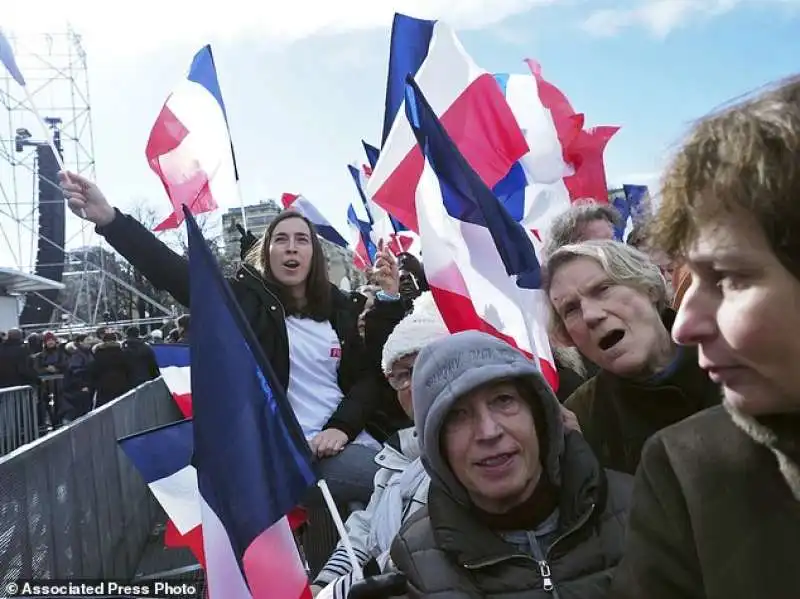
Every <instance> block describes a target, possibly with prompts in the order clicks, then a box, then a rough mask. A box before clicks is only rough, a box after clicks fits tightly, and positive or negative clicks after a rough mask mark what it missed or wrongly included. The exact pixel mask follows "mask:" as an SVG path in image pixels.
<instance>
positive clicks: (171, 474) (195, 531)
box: [118, 420, 205, 565]
mask: <svg viewBox="0 0 800 599" xmlns="http://www.w3.org/2000/svg"><path fill="white" fill-rule="evenodd" d="M118 443H119V446H120V448H121V449H122V451H123V452H124V453H125V455H127V456H128V459H130V460H131V462H133V465H134V466H135V467H136V469H137V470H138V471H139V474H141V476H142V478H143V479H144V481H145V483H147V486H148V487H149V488H150V491H151V492H152V493H153V495H154V496H155V498H156V499H157V500H158V503H159V504H160V505H161V507H162V508H163V509H164V512H165V513H166V514H167V516H168V517H169V523H170V527H171V528H172V530H173V531H174V532H172V533H170V534H172V535H173V537H175V538H174V539H173V542H174V544H173V545H172V546H181V547H188V548H189V549H190V550H191V551H192V553H193V554H194V555H195V557H196V558H197V560H198V561H199V562H200V564H201V565H204V563H205V557H204V555H203V543H202V529H201V523H200V502H199V501H198V498H199V493H198V490H197V471H196V470H195V467H194V466H193V465H192V453H193V451H194V439H193V432H192V421H191V420H181V421H179V422H175V423H172V424H168V425H166V426H161V427H158V428H154V429H151V430H148V431H144V432H141V433H138V434H135V435H131V436H129V437H125V438H123V439H120V440H119V441H118ZM178 539H180V540H179V541H178Z"/></svg>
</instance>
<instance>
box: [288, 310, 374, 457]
mask: <svg viewBox="0 0 800 599" xmlns="http://www.w3.org/2000/svg"><path fill="white" fill-rule="evenodd" d="M286 332H287V333H288V335H289V388H288V390H287V393H286V394H287V396H288V397H289V403H290V404H291V405H292V409H293V410H294V413H295V416H297V421H298V422H299V423H300V428H302V429H303V435H304V436H305V438H306V440H310V439H311V438H312V437H314V436H315V435H317V434H318V433H320V432H321V431H322V427H323V426H325V424H326V423H327V422H328V420H329V419H330V417H331V416H332V415H333V413H334V412H335V411H336V408H338V407H339V404H340V403H341V402H342V398H343V397H344V395H343V394H342V390H341V389H340V388H339V381H338V371H339V362H340V361H341V356H342V346H341V344H340V343H339V338H338V337H337V335H336V331H334V330H333V326H331V323H330V322H329V321H327V320H326V321H323V322H317V321H316V320H312V319H311V318H297V317H296V316H289V317H288V318H286ZM353 443H357V444H359V445H367V446H371V447H375V448H376V449H380V444H379V443H378V442H377V441H376V440H375V439H374V438H373V437H372V436H371V435H369V434H368V433H367V432H366V431H362V432H361V433H360V434H359V435H358V437H356V439H355V440H354V441H353Z"/></svg>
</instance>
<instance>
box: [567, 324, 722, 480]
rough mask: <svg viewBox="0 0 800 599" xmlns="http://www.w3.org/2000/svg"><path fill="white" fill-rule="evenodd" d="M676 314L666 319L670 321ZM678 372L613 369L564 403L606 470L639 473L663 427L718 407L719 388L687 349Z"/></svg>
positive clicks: (687, 348) (579, 389) (679, 357)
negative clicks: (640, 374) (635, 373)
mask: <svg viewBox="0 0 800 599" xmlns="http://www.w3.org/2000/svg"><path fill="white" fill-rule="evenodd" d="M671 319H672V315H670V316H669V317H668V318H667V320H666V322H667V323H668V325H671V322H672V320H671ZM679 351H680V354H679V356H678V358H677V361H676V363H675V365H674V366H675V368H674V370H672V371H670V372H668V373H665V374H664V375H662V377H660V378H658V379H657V380H650V381H636V380H631V379H623V378H621V377H618V376H616V375H614V374H612V373H610V372H607V371H601V372H600V374H598V375H597V376H595V377H594V378H592V379H589V380H588V381H586V383H584V384H583V385H582V386H581V387H579V388H578V389H577V390H576V391H575V392H574V393H573V394H572V396H571V397H570V398H569V399H567V401H566V402H565V403H564V405H565V406H566V407H567V408H568V409H569V410H572V411H573V412H574V413H575V416H576V417H577V418H578V422H579V423H580V425H581V429H582V431H583V435H584V437H585V438H586V440H587V441H588V443H589V445H590V446H591V448H592V449H593V450H594V453H595V455H597V457H598V459H599V460H600V464H601V465H602V466H603V467H604V468H610V469H612V470H618V471H620V472H627V473H628V474H634V473H635V472H636V467H637V466H638V465H639V460H640V458H641V455H642V448H643V447H644V444H645V442H646V441H647V439H649V438H650V437H651V436H652V435H653V434H654V433H656V432H658V431H660V430H661V429H662V428H665V427H667V426H670V425H672V424H675V423H676V422H679V421H681V420H683V419H684V418H687V417H689V416H691V415H693V414H696V413H697V412H700V411H701V410H704V409H706V408H708V407H711V406H715V405H719V403H720V398H721V395H720V390H719V387H718V386H717V385H716V384H715V383H713V382H712V381H711V380H710V379H709V378H708V375H706V373H705V372H704V371H703V370H701V369H700V367H699V366H698V364H697V350H696V349H695V348H689V347H682V348H680V349H679Z"/></svg>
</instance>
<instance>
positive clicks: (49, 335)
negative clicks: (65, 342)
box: [42, 331, 58, 343]
mask: <svg viewBox="0 0 800 599" xmlns="http://www.w3.org/2000/svg"><path fill="white" fill-rule="evenodd" d="M42 341H44V342H45V343H47V342H48V341H58V337H56V334H55V333H54V332H53V331H47V332H46V333H45V334H44V335H43V336H42Z"/></svg>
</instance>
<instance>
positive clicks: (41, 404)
mask: <svg viewBox="0 0 800 599" xmlns="http://www.w3.org/2000/svg"><path fill="white" fill-rule="evenodd" d="M189 329H190V316H189V315H188V314H184V315H183V316H180V317H179V318H177V319H176V320H175V321H174V322H172V321H169V322H167V323H165V324H164V325H163V326H162V327H160V328H153V329H152V330H150V331H148V332H146V333H144V335H143V332H142V331H141V330H140V328H139V327H137V326H129V327H126V328H125V330H124V331H118V330H115V329H114V328H113V327H109V326H101V327H98V328H97V329H96V330H94V331H92V332H90V333H76V334H71V335H67V334H62V335H58V334H56V333H55V332H53V331H45V332H44V333H31V334H30V335H28V337H27V338H25V336H24V334H23V332H22V330H20V329H16V328H15V329H10V330H8V331H4V332H2V333H0V389H3V388H9V387H18V386H30V387H33V388H34V389H36V390H37V393H38V395H37V409H38V419H39V426H40V428H41V429H42V430H48V429H51V428H53V427H56V426H59V425H62V424H67V423H69V422H71V421H73V420H75V419H76V418H80V417H81V416H84V415H86V414H88V413H89V412H90V411H91V410H93V409H95V408H98V407H100V406H102V405H104V404H106V403H108V402H109V401H111V400H112V399H115V398H117V397H119V396H121V395H124V394H125V393H127V392H128V391H130V390H131V389H133V388H135V387H138V386H139V385H141V384H143V383H145V382H147V381H149V380H153V379H155V378H158V376H160V374H159V369H158V365H157V363H156V358H155V354H154V352H153V350H152V348H151V345H152V344H155V343H164V342H167V343H188V342H189ZM164 330H167V331H168V332H167V334H166V335H165V334H164ZM165 338H166V341H165ZM45 383H49V384H45ZM51 404H52V405H51Z"/></svg>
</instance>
